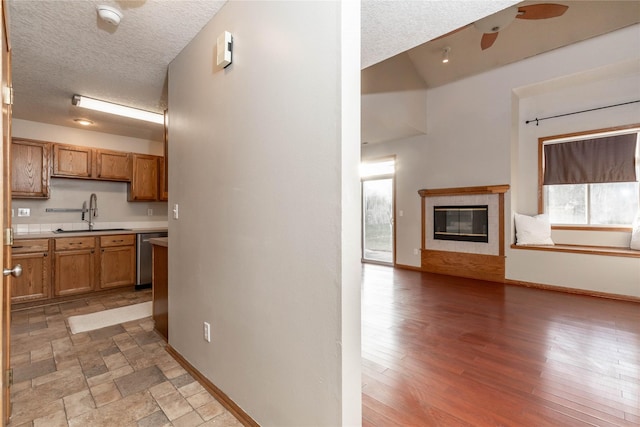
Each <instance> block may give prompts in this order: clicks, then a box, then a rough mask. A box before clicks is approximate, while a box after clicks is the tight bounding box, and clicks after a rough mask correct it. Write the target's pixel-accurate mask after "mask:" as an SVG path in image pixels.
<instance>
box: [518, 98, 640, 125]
mask: <svg viewBox="0 0 640 427" xmlns="http://www.w3.org/2000/svg"><path fill="white" fill-rule="evenodd" d="M636 102H640V99H638V100H636V101H629V102H623V103H621V104H614V105H607V106H606V107H597V108H591V109H589V110H582V111H574V112H573V113H565V114H558V115H556V116H549V117H543V118H541V119H539V118H537V117H536V118H535V119H533V120H527V121H526V122H525V124H527V125H528V124H529V123H533V122H536V126H538V124H539V122H541V121H543V120H549V119H556V118H558V117H564V116H572V115H574V114H580V113H588V112H589V111H596V110H604V109H605V108H612V107H619V106H621V105H628V104H635V103H636Z"/></svg>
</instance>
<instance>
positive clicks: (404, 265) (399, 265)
mask: <svg viewBox="0 0 640 427" xmlns="http://www.w3.org/2000/svg"><path fill="white" fill-rule="evenodd" d="M394 267H396V268H399V269H401V270H411V271H420V272H423V271H424V270H423V269H422V267H416V266H415V265H407V264H396V265H394Z"/></svg>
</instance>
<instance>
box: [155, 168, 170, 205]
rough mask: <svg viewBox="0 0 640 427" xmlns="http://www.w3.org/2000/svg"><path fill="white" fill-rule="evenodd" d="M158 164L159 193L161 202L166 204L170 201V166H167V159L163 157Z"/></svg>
mask: <svg viewBox="0 0 640 427" xmlns="http://www.w3.org/2000/svg"><path fill="white" fill-rule="evenodd" d="M158 162H159V163H160V193H159V200H160V201H162V202H166V201H168V200H169V177H168V176H167V174H168V172H169V171H168V169H167V167H168V165H167V158H166V157H164V158H163V157H161V158H160V160H158Z"/></svg>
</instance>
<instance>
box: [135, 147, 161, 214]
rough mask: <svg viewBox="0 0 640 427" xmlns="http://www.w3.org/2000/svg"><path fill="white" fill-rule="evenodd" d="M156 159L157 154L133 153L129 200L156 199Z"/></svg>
mask: <svg viewBox="0 0 640 427" xmlns="http://www.w3.org/2000/svg"><path fill="white" fill-rule="evenodd" d="M158 159H159V157H158V156H149V155H145V154H134V155H133V174H132V176H131V186H130V187H129V201H130V202H136V201H146V202H148V201H156V200H158Z"/></svg>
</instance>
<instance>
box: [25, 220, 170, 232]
mask: <svg viewBox="0 0 640 427" xmlns="http://www.w3.org/2000/svg"><path fill="white" fill-rule="evenodd" d="M167 226H168V222H167V221H125V222H96V223H95V224H94V228H95V229H97V230H99V229H103V228H129V229H144V228H165V227H167ZM12 228H13V231H14V232H15V233H18V234H24V233H48V232H50V231H55V230H57V229H62V230H65V231H68V230H78V231H84V230H88V229H89V224H87V223H86V222H66V223H57V224H13V225H12Z"/></svg>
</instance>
